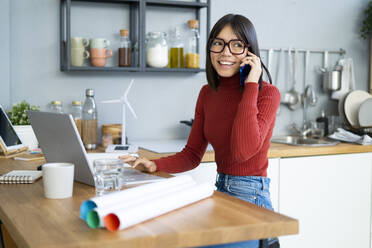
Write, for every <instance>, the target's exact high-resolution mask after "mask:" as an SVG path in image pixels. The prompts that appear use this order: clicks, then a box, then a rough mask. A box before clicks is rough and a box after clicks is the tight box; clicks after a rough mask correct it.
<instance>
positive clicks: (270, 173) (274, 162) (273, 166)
mask: <svg viewBox="0 0 372 248" xmlns="http://www.w3.org/2000/svg"><path fill="white" fill-rule="evenodd" d="M279 164H280V159H279V158H270V159H269V167H268V168H267V177H268V178H270V180H271V181H270V198H271V203H272V205H273V208H274V211H275V212H278V209H279Z"/></svg>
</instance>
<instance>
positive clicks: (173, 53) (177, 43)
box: [169, 27, 184, 68]
mask: <svg viewBox="0 0 372 248" xmlns="http://www.w3.org/2000/svg"><path fill="white" fill-rule="evenodd" d="M169 44H170V45H169V46H170V49H169V51H170V61H169V65H170V68H183V67H184V58H183V47H184V44H183V40H182V37H181V30H180V27H176V28H175V29H174V30H173V31H172V32H171V35H170V41H169Z"/></svg>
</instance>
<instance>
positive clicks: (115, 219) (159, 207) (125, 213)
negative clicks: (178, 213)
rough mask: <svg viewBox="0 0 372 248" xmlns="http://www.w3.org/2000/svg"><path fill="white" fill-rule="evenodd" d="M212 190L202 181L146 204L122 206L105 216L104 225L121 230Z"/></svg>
mask: <svg viewBox="0 0 372 248" xmlns="http://www.w3.org/2000/svg"><path fill="white" fill-rule="evenodd" d="M213 191H214V187H213V186H212V185H210V184H209V183H204V184H200V185H194V186H191V187H187V188H183V189H181V190H178V191H174V192H172V193H170V194H167V195H163V196H161V197H158V198H157V199H153V200H151V201H149V202H148V203H147V204H146V203H144V204H141V205H137V206H131V207H123V208H121V209H117V210H115V211H113V212H112V213H110V214H108V215H107V216H105V218H104V222H105V226H106V228H107V229H108V230H110V231H117V230H121V229H124V228H127V227H130V226H132V225H135V224H138V223H140V222H143V221H146V220H149V219H151V218H154V217H157V216H159V215H162V214H165V213H167V212H170V211H172V210H175V209H178V208H181V207H183V206H186V205H188V204H191V203H193V202H196V201H199V200H202V199H204V198H207V197H209V196H211V195H212V194H213Z"/></svg>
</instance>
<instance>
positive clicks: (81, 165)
mask: <svg viewBox="0 0 372 248" xmlns="http://www.w3.org/2000/svg"><path fill="white" fill-rule="evenodd" d="M27 115H28V117H29V120H30V122H31V126H32V129H33V130H34V132H35V135H36V138H37V139H38V141H39V144H40V147H41V150H42V152H43V154H44V156H45V160H46V161H47V162H48V163H54V162H68V163H73V164H74V165H75V171H74V177H75V178H74V179H75V181H77V182H81V183H85V184H88V185H92V186H94V178H93V161H94V159H103V158H105V159H116V158H118V157H119V156H120V155H125V154H128V153H122V154H118V153H89V154H88V153H87V152H86V151H85V148H84V145H83V142H82V140H81V138H80V135H79V132H78V129H77V127H76V125H75V121H74V119H73V117H72V115H70V114H60V113H50V112H37V111H27ZM121 180H122V183H123V184H126V185H129V184H140V183H148V182H155V181H159V180H164V178H162V177H158V176H155V175H151V174H148V173H143V172H140V171H138V170H135V169H132V168H131V167H130V166H129V165H127V167H125V168H124V172H123V176H122V177H121Z"/></svg>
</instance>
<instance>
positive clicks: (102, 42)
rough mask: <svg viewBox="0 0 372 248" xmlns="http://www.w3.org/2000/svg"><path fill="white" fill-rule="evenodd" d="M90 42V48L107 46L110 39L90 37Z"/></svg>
mask: <svg viewBox="0 0 372 248" xmlns="http://www.w3.org/2000/svg"><path fill="white" fill-rule="evenodd" d="M89 43H90V48H107V47H108V46H109V45H110V41H109V40H106V39H103V38H97V39H90V42H89Z"/></svg>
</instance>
